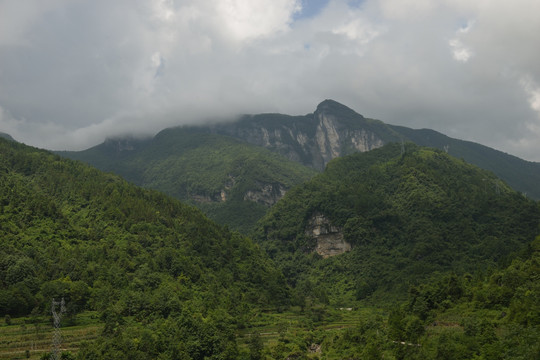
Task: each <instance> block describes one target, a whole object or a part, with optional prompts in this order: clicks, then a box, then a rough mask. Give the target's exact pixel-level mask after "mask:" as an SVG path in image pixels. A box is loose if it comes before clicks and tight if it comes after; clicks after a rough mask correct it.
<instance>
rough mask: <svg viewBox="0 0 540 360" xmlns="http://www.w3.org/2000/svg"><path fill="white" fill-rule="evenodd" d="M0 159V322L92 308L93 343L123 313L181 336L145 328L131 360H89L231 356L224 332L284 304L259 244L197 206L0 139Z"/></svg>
mask: <svg viewBox="0 0 540 360" xmlns="http://www.w3.org/2000/svg"><path fill="white" fill-rule="evenodd" d="M0 154H1V156H0V313H2V314H3V315H6V314H7V315H10V316H20V315H28V314H30V313H32V314H41V313H43V314H50V313H49V311H50V303H51V299H52V298H56V299H59V298H60V297H64V298H65V300H66V302H67V305H66V306H67V308H68V312H69V314H71V316H72V315H73V314H76V313H78V312H80V311H83V310H97V311H99V312H100V316H101V319H102V320H103V322H104V323H105V329H104V334H103V336H104V339H110V340H111V341H117V340H118V339H119V338H118V336H119V335H120V333H121V329H123V327H122V326H121V324H122V323H123V322H125V321H126V320H125V318H126V317H130V318H131V319H134V320H133V321H142V320H144V321H145V326H149V327H154V328H156V329H157V328H159V327H160V326H163V327H164V329H165V327H167V329H172V328H174V329H175V331H176V332H178V334H184V335H185V336H184V337H180V338H174V336H172V335H171V334H173V333H169V332H163V331H161V330H156V332H155V333H154V334H152V336H153V337H152V339H154V340H153V341H152V344H151V345H150V343H148V344H146V346H148V347H147V348H140V347H131V348H130V351H132V355H127V354H124V355H123V357H116V356H112V355H111V356H110V357H107V354H106V353H102V354H101V355H100V356H99V357H97V355H94V356H95V357H92V358H156V357H158V355H159V354H160V353H163V354H164V355H163V356H164V357H163V358H170V357H171V356H172V355H171V354H170V352H171V351H173V352H176V354H177V356H180V357H184V358H203V357H205V356H206V357H207V358H213V357H212V356H217V354H220V356H222V357H220V358H235V357H236V356H235V355H234V351H235V349H236V344H235V340H234V337H231V332H230V329H229V328H228V327H229V326H232V327H235V326H236V324H238V323H242V321H244V320H243V319H244V317H245V316H248V314H249V312H250V309H252V308H268V307H270V308H272V307H275V306H277V305H280V304H283V303H287V301H288V300H287V289H286V287H285V283H284V281H283V277H282V275H281V274H280V273H279V271H277V270H276V269H275V267H274V266H273V265H272V264H271V263H270V261H269V260H268V259H267V257H266V256H265V255H264V254H263V253H262V252H261V251H260V250H259V249H258V247H257V246H256V245H255V244H253V242H252V241H251V240H249V239H247V238H245V237H243V236H240V235H239V234H238V233H231V232H229V231H228V230H226V229H223V228H222V227H220V226H218V225H216V224H215V223H213V222H211V221H210V220H208V219H207V218H206V217H205V216H204V215H202V213H201V212H200V211H199V210H197V209H195V208H192V207H190V206H187V205H184V204H181V203H180V202H179V201H177V200H173V199H171V198H168V197H166V196H165V195H163V194H161V193H158V192H155V191H150V190H143V189H141V188H138V187H136V186H134V185H131V184H129V183H127V182H126V181H125V180H122V179H121V178H119V177H118V176H116V175H110V174H104V173H102V172H100V171H98V170H96V169H94V168H91V167H89V166H87V165H84V164H82V163H80V162H75V161H72V160H66V159H62V158H60V157H59V156H58V155H53V154H51V153H49V152H46V151H42V150H37V149H34V148H30V147H27V146H25V145H22V144H17V143H14V142H10V141H6V140H4V139H0ZM216 317H217V318H219V319H220V320H219V322H218V321H217V320H215V318H216ZM165 319H166V324H163V321H165ZM218 323H219V327H218V326H217V325H216V324H218ZM160 324H161V325H160ZM138 326H139V327H140V324H139V325H138ZM196 331H200V333H199V334H197V335H193V334H196ZM133 336H136V335H133ZM145 336H146V335H145ZM175 336H176V335H175ZM178 336H180V335H178ZM193 336H196V337H197V339H195V338H193V339H191V338H192V337H193ZM123 339H124V340H125V341H129V342H131V343H133V341H135V339H129V340H128V339H126V337H125V336H124V337H123ZM188 339H191V340H189V341H192V343H189V344H188ZM107 341H108V340H107ZM133 344H134V343H133ZM175 344H176V345H175ZM179 344H181V345H182V346H181V347H177V346H179ZM173 345H174V346H173ZM171 346H173V347H177V348H175V349H173V348H172V347H171ZM149 349H151V350H152V351H155V352H153V353H148V352H147V351H150V350H149ZM110 350H112V349H109V350H107V351H110ZM96 351H97V350H96ZM103 351H105V350H103ZM135 353H138V355H137V356H135ZM168 353H169V355H168V356H165V355H167V354H168ZM179 354H180V355H179ZM201 354H203V355H201ZM223 354H229V355H223ZM126 356H127V357H126ZM89 357H90V355H89ZM83 358H84V357H83Z"/></svg>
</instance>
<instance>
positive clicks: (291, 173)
mask: <svg viewBox="0 0 540 360" xmlns="http://www.w3.org/2000/svg"><path fill="white" fill-rule="evenodd" d="M118 142H120V143H121V142H122V140H117V141H114V140H109V141H108V142H105V143H104V144H101V145H99V146H97V147H94V148H91V149H88V150H85V151H81V152H64V153H60V154H61V155H66V156H68V157H71V158H74V159H77V160H82V161H85V162H87V163H89V164H92V165H94V166H96V167H98V168H99V169H101V170H104V171H111V172H114V173H115V174H118V175H120V176H122V177H124V178H125V179H126V180H128V181H131V182H133V183H134V184H137V185H140V186H143V187H145V188H150V189H155V190H159V191H161V192H163V193H165V194H167V195H169V196H172V197H175V198H177V199H180V200H182V201H184V202H187V203H190V204H192V205H195V206H197V207H199V208H200V209H202V210H203V211H204V213H205V214H206V215H207V216H209V217H210V218H211V219H212V220H214V221H216V222H218V223H219V224H222V225H228V226H229V227H231V228H234V229H235V230H239V231H241V232H243V233H249V232H251V231H252V230H253V228H254V226H255V223H256V222H257V221H258V220H259V219H260V218H261V217H262V216H264V214H265V213H266V211H267V210H268V207H269V206H270V203H273V202H274V201H275V199H276V198H279V197H280V196H281V194H280V189H282V190H284V191H285V190H288V189H290V188H291V187H293V186H295V185H298V184H300V183H302V182H304V181H306V180H308V179H309V178H311V177H312V176H314V175H315V174H317V172H316V171H315V170H314V169H311V168H309V167H306V166H303V165H300V164H298V163H295V162H293V161H290V160H287V159H286V158H284V157H282V156H280V155H278V154H275V153H272V152H270V151H269V150H266V149H264V148H261V147H258V146H254V145H250V144H247V143H245V142H242V141H240V140H237V139H233V138H231V137H229V136H225V135H218V134H211V133H209V132H208V131H207V130H201V129H198V128H189V127H176V128H169V129H165V130H163V131H161V132H160V133H158V134H157V135H156V136H155V137H154V138H152V139H150V140H128V142H129V145H125V146H126V147H128V146H129V148H130V149H131V150H125V149H124V150H119V149H118V147H119V144H118ZM120 146H122V145H120ZM264 187H267V188H270V189H271V190H270V191H269V194H268V195H267V196H266V197H265V199H264V200H265V201H267V202H270V203H265V202H264V201H256V199H249V198H245V194H246V193H247V192H249V191H252V192H255V193H260V192H261V189H262V188H264Z"/></svg>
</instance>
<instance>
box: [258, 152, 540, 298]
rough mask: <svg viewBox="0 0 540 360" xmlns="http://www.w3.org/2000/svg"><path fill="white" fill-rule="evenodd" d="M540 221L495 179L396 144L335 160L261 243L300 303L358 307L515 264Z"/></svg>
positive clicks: (263, 229) (261, 231)
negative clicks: (441, 276)
mask: <svg viewBox="0 0 540 360" xmlns="http://www.w3.org/2000/svg"><path fill="white" fill-rule="evenodd" d="M539 216H540V211H539V206H538V204H537V203H536V202H534V201H531V200H529V199H527V198H526V197H524V196H522V195H521V194H519V193H517V192H515V191H513V190H512V189H511V188H510V187H508V186H507V185H506V184H505V183H503V182H502V181H500V180H499V179H498V178H496V177H495V176H494V175H493V174H492V173H489V172H487V171H485V170H481V169H479V168H477V167H475V166H472V165H469V164H467V163H465V162H464V161H462V160H458V159H456V158H453V157H451V156H449V155H447V154H446V153H444V152H442V151H438V150H433V149H428V148H422V147H418V146H416V145H413V144H406V145H404V146H401V145H399V144H390V145H386V146H384V147H383V148H380V149H376V150H372V151H370V152H367V153H357V154H353V155H349V156H345V157H343V158H339V159H335V160H333V161H332V162H330V163H329V164H328V166H327V168H326V170H325V172H324V173H323V174H321V175H318V176H316V177H315V178H313V179H312V180H311V181H309V182H307V183H306V184H304V185H302V186H299V187H297V188H295V189H293V190H291V191H290V192H289V193H288V194H287V195H286V196H285V197H284V198H283V199H282V200H281V201H280V202H279V203H277V204H276V205H275V206H274V207H273V208H272V209H271V210H270V212H269V214H268V215H267V216H266V217H265V218H263V219H262V220H261V222H260V224H259V227H258V232H257V240H258V241H259V242H260V243H261V244H262V246H263V247H264V248H265V249H266V251H267V252H268V253H269V254H270V255H271V256H272V257H273V259H274V260H275V261H276V262H277V263H278V264H279V266H280V268H281V269H282V270H283V272H284V274H285V276H286V277H287V279H288V281H289V283H290V284H291V285H293V286H294V287H295V288H296V294H297V296H298V299H297V300H298V301H300V302H302V301H305V300H304V298H305V297H307V298H317V299H319V300H321V301H326V302H329V303H330V304H333V305H335V306H350V305H351V304H354V303H355V301H357V300H361V299H366V298H368V299H370V298H371V299H373V300H375V299H376V300H377V301H381V300H383V301H388V300H390V299H395V298H403V297H404V296H405V295H406V292H407V288H408V286H409V284H419V283H422V282H425V281H429V279H430V278H431V276H433V274H436V273H439V272H440V273H443V272H449V271H452V272H454V273H457V274H463V273H465V272H478V271H485V270H487V269H489V268H492V267H494V266H497V265H498V264H501V263H505V262H506V261H508V259H510V258H511V257H512V256H513V254H515V253H516V252H517V251H519V250H520V249H522V248H523V247H524V246H526V244H528V243H529V242H530V241H532V240H533V239H534V237H535V235H536V234H537V233H538V224H539ZM349 250H350V251H349ZM336 253H337V254H339V253H342V254H341V255H338V256H332V255H336Z"/></svg>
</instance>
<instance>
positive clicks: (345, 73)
mask: <svg viewBox="0 0 540 360" xmlns="http://www.w3.org/2000/svg"><path fill="white" fill-rule="evenodd" d="M356 3H357V2H356ZM351 4H352V2H349V1H347V0H333V1H330V2H329V3H328V5H327V6H325V7H324V9H322V10H321V11H320V12H318V13H317V14H316V15H314V16H310V17H309V18H305V17H304V18H302V17H300V18H299V20H297V21H296V22H294V16H295V14H297V13H298V11H299V10H300V8H299V7H300V5H301V1H298V0H273V1H272V0H251V1H250V0H152V1H150V0H116V1H106V0H95V1H86V0H76V1H75V0H26V1H20V0H3V1H0V104H1V106H2V107H3V108H4V110H5V111H4V112H3V115H2V120H1V122H0V131H5V132H8V133H11V135H12V136H14V137H16V138H18V139H21V140H23V141H26V142H28V143H32V144H35V145H39V146H43V147H48V148H66V147H75V146H77V147H80V146H81V145H80V144H84V145H85V146H91V145H93V144H96V143H98V142H100V141H103V139H104V138H105V137H107V136H109V135H118V134H120V133H121V132H122V131H124V129H129V131H131V132H135V133H144V132H148V133H152V132H157V131H159V130H161V129H162V128H163V127H166V126H171V125H174V124H180V123H187V122H195V121H198V120H200V119H208V118H215V117H227V116H232V115H233V114H235V113H243V112H265V111H279V112H286V113H294V114H304V113H307V112H310V111H313V109H314V108H315V106H316V105H317V103H318V102H319V101H321V100H323V99H325V98H334V99H335V100H337V101H341V102H343V103H345V104H346V105H349V106H350V107H352V108H354V109H356V110H358V111H359V112H360V113H363V114H364V115H366V116H370V117H375V118H380V119H382V120H384V121H387V122H389V123H395V124H400V125H405V126H411V127H427V128H434V129H435V130H439V131H442V132H445V133H447V134H449V135H452V136H456V137H459V138H465V139H469V140H473V141H478V142H481V143H484V144H486V145H489V146H492V147H495V148H499V149H502V150H505V151H510V152H512V153H514V154H516V155H519V156H525V157H527V158H528V159H534V160H539V161H540V155H538V154H540V141H538V139H536V141H534V140H535V138H534V136H536V135H534V134H537V132H534V131H531V130H530V129H531V127H532V128H535V126H537V124H538V116H539V115H538V107H539V106H540V105H538V104H539V101H540V100H538V86H537V84H538V83H539V81H540V48H539V47H538V46H537V43H538V39H537V38H538V35H537V34H540V18H539V15H538V14H540V1H537V0H515V1H511V2H510V1H502V0H489V1H488V0H479V1H468V0H442V1H429V0H416V1H414V0H365V1H363V2H360V3H359V5H358V3H357V5H355V6H352V5H351ZM523 79H530V80H527V81H528V82H527V81H525V82H524V80H523ZM525 83H527V84H530V85H527V86H529V87H527V86H525V85H524V84H525ZM6 114H9V116H8V115H6ZM43 134H46V136H43Z"/></svg>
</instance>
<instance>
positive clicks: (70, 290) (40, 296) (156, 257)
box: [0, 135, 540, 360]
mask: <svg viewBox="0 0 540 360" xmlns="http://www.w3.org/2000/svg"><path fill="white" fill-rule="evenodd" d="M209 136H210V135H209ZM194 151H196V150H194ZM202 153H203V154H201V155H200V156H201V159H203V158H204V157H205V156H210V155H209V154H207V152H205V151H202ZM176 161H180V160H176ZM201 163H202V160H201ZM165 164H166V162H165V163H163V164H161V165H160V166H165V167H166V165H165ZM261 166H262V165H261ZM238 167H239V168H241V166H240V165H239V166H238ZM263 167H264V166H263ZM228 171H229V170H224V172H223V174H224V176H227V175H228V174H227V172H228ZM193 173H194V174H196V171H194V172H193ZM306 174H307V176H306V177H305V178H303V180H302V181H305V182H303V183H300V182H296V183H295V184H297V185H296V186H295V187H293V188H292V189H291V190H289V191H288V192H287V194H286V195H285V196H284V198H283V199H281V200H280V201H279V202H277V203H276V204H275V205H274V206H272V207H271V208H270V210H269V211H268V212H267V214H266V215H265V216H264V217H263V218H262V219H261V220H260V221H259V222H258V224H257V225H256V227H255V230H254V232H253V236H252V237H251V238H250V237H247V236H245V235H242V234H240V233H239V232H236V231H233V230H230V228H229V226H227V225H219V224H216V223H215V222H213V221H211V220H209V219H208V218H207V217H206V215H204V214H203V213H202V212H201V211H200V210H199V209H196V208H194V207H192V206H191V205H189V204H186V203H182V202H180V201H179V200H176V199H173V198H171V197H169V196H168V195H165V194H164V193H161V192H158V191H156V190H147V189H142V188H140V187H137V186H136V185H133V184H132V183H129V182H127V181H126V180H124V179H122V178H120V177H119V176H117V175H113V174H110V173H104V172H101V171H99V170H96V169H94V168H92V167H90V166H88V165H85V164H83V163H81V162H78V161H75V160H68V159H64V158H62V157H60V156H59V155H57V154H52V153H50V152H47V151H44V150H39V149H36V148H32V147H28V146H26V145H22V144H18V143H16V142H14V141H10V140H6V139H0V245H1V246H0V315H2V319H0V320H3V322H2V323H1V324H0V358H6V359H23V358H33V359H48V358H50V357H51V349H50V343H51V340H50V339H51V338H50V337H47V336H49V335H48V334H49V333H46V334H45V330H44V328H52V320H51V300H52V299H53V298H54V299H60V298H64V299H65V302H66V309H67V312H66V314H65V316H64V318H63V320H62V329H63V332H64V334H65V339H64V340H65V342H68V341H71V340H70V336H71V334H78V332H77V331H79V332H81V333H82V332H84V331H86V332H87V333H90V332H91V331H93V334H94V333H95V335H93V336H92V337H86V338H84V337H83V336H82V335H73V336H74V337H77V336H78V339H80V341H79V340H77V342H76V345H72V346H71V347H70V346H64V347H63V352H62V354H61V358H63V359H162V360H164V359H537V358H539V357H540V343H539V342H538V339H539V338H540V328H539V326H540V300H539V299H540V279H539V276H540V236H539V235H540V227H539V220H540V206H539V204H538V203H537V202H535V201H532V200H530V199H528V198H527V197H525V196H524V195H522V194H520V193H518V192H515V191H514V190H512V189H511V188H510V187H509V186H508V185H506V184H505V183H504V182H503V181H501V180H499V179H498V178H497V177H495V176H494V175H493V174H492V173H490V172H488V171H485V170H481V169H479V168H477V167H475V166H472V165H470V164H468V163H466V162H464V161H463V160H460V159H456V158H453V157H451V156H449V155H448V154H446V153H445V152H442V151H438V150H433V149H428V148H423V147H419V146H416V145H413V144H389V145H386V146H384V147H383V148H380V149H376V150H372V151H370V152H366V153H358V154H352V155H348V156H345V157H342V158H338V159H334V160H332V161H331V162H330V163H329V164H328V166H327V168H326V170H325V171H324V172H323V173H321V174H319V175H316V176H315V177H313V178H311V176H312V175H313V174H312V173H307V172H306ZM276 175H277V176H278V177H279V178H280V179H281V181H283V182H286V181H288V180H287V173H286V172H284V173H283V174H281V175H280V174H279V173H278V174H276ZM171 176H174V175H173V174H171ZM194 176H195V175H194ZM290 176H291V177H292V175H290ZM309 178H311V179H310V180H308V179H309ZM213 181H214V180H212V179H206V180H205V181H201V184H206V185H204V186H205V189H206V188H207V190H208V191H213V190H212V189H213V188H212V186H213V185H212V184H213ZM216 181H217V180H216ZM295 181H296V180H295ZM216 184H218V185H219V181H217V182H216ZM289 184H290V186H294V184H293V181H292V180H291V182H290V183H289ZM201 186H203V185H201ZM217 188H219V186H217ZM321 214H322V215H324V216H325V218H326V219H328V221H329V222H330V223H331V224H332V226H333V227H335V228H336V229H338V230H337V231H339V232H340V233H341V234H342V236H343V240H344V241H345V242H347V243H349V244H350V245H351V250H350V251H348V252H345V253H343V254H340V255H336V256H331V257H327V258H325V257H322V256H320V255H319V254H318V253H317V252H315V251H314V249H315V248H316V246H317V245H318V244H317V241H318V240H317V239H314V238H313V237H312V236H311V235H310V233H309V232H307V231H306V228H307V227H308V226H309V224H310V219H312V217H313V216H314V215H321ZM40 336H41V337H43V338H44V340H43V341H44V342H46V343H47V346H43V347H41V348H39V349H36V348H35V347H31V346H30V345H20V346H19V345H17V346H15V344H19V343H20V344H30V342H24V341H26V340H25V339H27V340H28V341H30V340H32V339H34V337H35V338H39V337H40ZM32 341H33V340H32ZM73 344H75V342H73ZM32 346H33V345H32ZM15 348H17V349H18V350H17V351H16V350H15ZM19 350H20V351H19Z"/></svg>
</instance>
